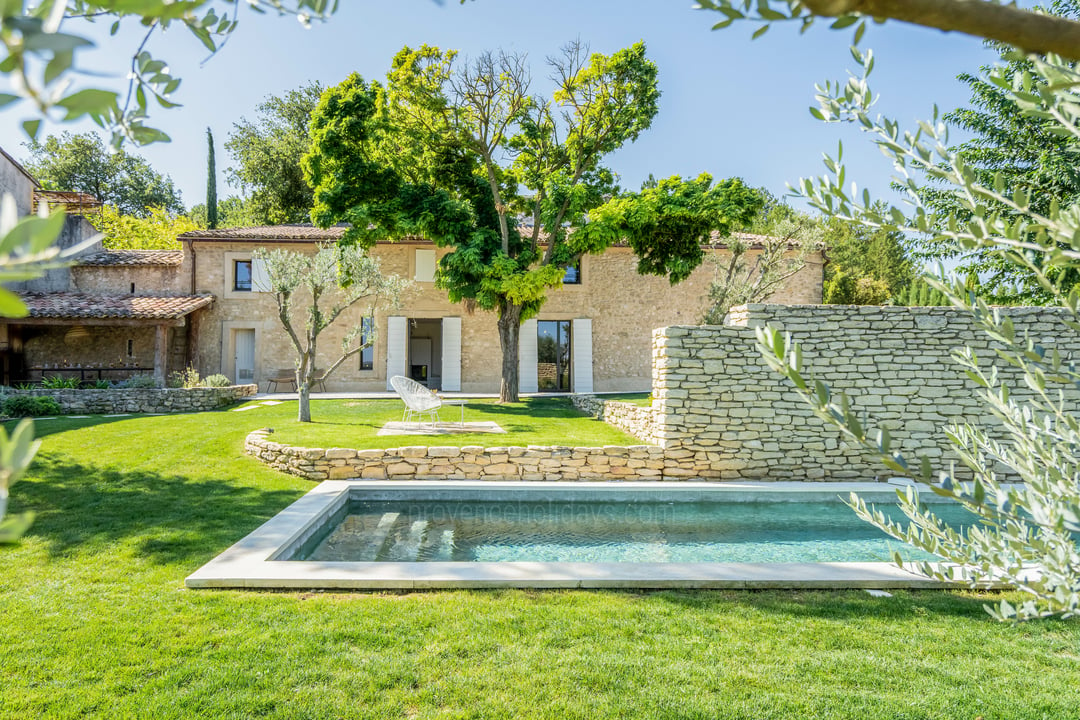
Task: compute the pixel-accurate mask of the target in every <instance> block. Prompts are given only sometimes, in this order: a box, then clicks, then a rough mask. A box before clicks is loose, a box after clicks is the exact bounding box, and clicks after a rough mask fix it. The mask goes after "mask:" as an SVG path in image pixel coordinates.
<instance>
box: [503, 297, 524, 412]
mask: <svg viewBox="0 0 1080 720" xmlns="http://www.w3.org/2000/svg"><path fill="white" fill-rule="evenodd" d="M520 334H521V306H520V305H515V304H514V303H511V302H507V301H502V302H500V303H499V345H500V347H501V348H502V384H501V385H500V386H499V402H517V401H518V336H519V335H520Z"/></svg>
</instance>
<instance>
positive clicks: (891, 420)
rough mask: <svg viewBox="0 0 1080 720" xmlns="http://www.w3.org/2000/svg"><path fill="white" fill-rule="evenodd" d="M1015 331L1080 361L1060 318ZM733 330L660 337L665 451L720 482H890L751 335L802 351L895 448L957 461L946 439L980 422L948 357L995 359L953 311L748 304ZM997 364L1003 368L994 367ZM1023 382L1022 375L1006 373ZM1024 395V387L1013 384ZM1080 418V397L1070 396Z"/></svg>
mask: <svg viewBox="0 0 1080 720" xmlns="http://www.w3.org/2000/svg"><path fill="white" fill-rule="evenodd" d="M1009 314H1010V316H1011V317H1012V318H1013V320H1014V322H1015V324H1016V327H1017V330H1018V332H1020V333H1022V332H1024V331H1025V330H1026V331H1029V332H1030V333H1031V334H1032V337H1033V338H1034V339H1035V341H1036V342H1038V343H1040V344H1041V345H1043V346H1045V347H1048V348H1057V349H1059V350H1061V351H1062V352H1063V353H1064V354H1067V355H1072V356H1074V357H1076V356H1077V355H1080V337H1078V336H1077V333H1076V332H1074V331H1072V330H1070V329H1069V328H1068V327H1067V326H1066V325H1065V324H1064V323H1063V322H1062V317H1063V313H1062V311H1060V310H1056V309H1054V308H1010V309H1009ZM730 321H733V322H736V323H738V325H733V326H723V327H718V326H682V327H668V328H662V329H659V330H657V331H655V332H654V334H653V351H654V356H653V360H654V372H655V378H654V388H653V397H654V398H655V401H654V405H655V406H656V407H657V431H656V437H657V441H658V442H659V443H660V444H661V445H662V446H663V447H664V448H666V449H667V451H668V452H670V451H671V450H672V449H679V450H682V451H684V452H689V453H690V454H691V456H692V457H693V458H694V459H695V461H696V463H697V464H698V465H706V466H707V467H708V468H709V469H710V470H711V471H713V472H714V473H716V475H717V476H719V477H720V478H722V479H733V480H734V479H775V480H855V479H859V480H872V479H873V478H874V477H875V476H876V475H878V474H882V475H884V474H888V471H887V470H886V469H885V468H884V467H883V466H881V465H880V464H879V463H878V462H877V460H876V459H874V458H872V457H869V456H868V455H867V454H865V453H863V452H861V451H860V450H858V449H854V448H851V447H847V446H845V445H844V444H842V443H841V442H840V440H839V434H838V433H837V432H836V431H834V430H833V429H832V428H831V427H830V428H826V426H825V425H824V423H823V422H822V421H821V420H819V419H818V418H816V417H814V416H813V415H812V413H811V412H810V409H809V407H808V406H807V405H806V404H805V403H804V402H803V401H802V400H800V399H799V398H798V396H796V395H795V393H794V392H793V391H792V389H791V386H790V385H789V383H788V382H787V381H786V380H784V379H783V378H782V377H781V376H780V375H778V374H776V373H774V372H772V371H771V370H769V369H768V367H767V366H766V365H765V363H764V361H763V360H762V358H761V355H760V354H759V352H758V350H757V348H756V346H755V336H754V330H753V328H754V327H757V326H761V325H765V324H772V325H774V326H777V327H780V328H782V329H784V330H787V331H790V332H791V334H792V336H793V337H794V339H796V340H798V341H799V342H801V343H802V345H803V357H804V368H805V370H806V371H807V372H808V373H811V374H813V376H814V377H815V378H817V379H820V380H822V381H824V382H825V383H827V384H828V385H830V387H831V388H832V389H833V390H834V391H846V392H848V393H849V395H850V397H851V399H852V404H853V406H854V407H855V408H856V409H857V410H866V411H867V412H868V413H869V414H870V416H871V417H872V418H874V425H875V426H876V427H885V428H887V429H888V430H889V431H890V433H891V435H892V436H893V438H894V444H895V445H896V449H898V450H901V451H912V450H916V449H917V450H919V451H920V452H923V451H925V454H927V455H929V456H930V457H931V458H933V459H935V460H936V461H939V462H942V463H946V462H948V461H949V460H950V459H952V456H951V454H950V451H949V445H948V443H947V441H946V439H945V437H944V435H943V433H942V430H943V429H944V428H945V427H946V426H947V425H948V424H949V423H950V422H953V421H970V422H978V423H983V422H985V421H986V419H987V416H988V413H987V412H986V410H985V408H984V406H983V405H982V403H981V402H980V400H979V399H978V397H977V394H976V388H975V386H974V383H972V382H971V381H970V380H968V378H967V377H966V376H965V375H964V374H963V373H962V372H961V371H960V370H959V368H958V367H957V366H956V365H955V363H954V362H953V361H952V359H951V356H950V355H951V353H952V351H953V350H954V349H956V348H958V347H960V346H962V345H968V346H971V347H973V348H975V349H976V351H977V352H978V355H979V357H980V358H983V359H985V361H986V362H990V361H992V360H995V357H994V355H993V351H992V349H991V343H990V342H989V340H988V338H987V337H986V336H985V335H984V334H983V333H982V332H981V331H980V330H979V329H978V328H977V327H975V326H974V325H973V323H972V322H971V320H970V318H969V317H968V316H967V315H966V314H965V313H962V312H960V311H957V310H953V309H951V308H906V307H866V306H863V307H852V306H778V305H750V306H747V307H745V308H739V309H737V310H736V311H734V312H733V313H732V315H731V318H730ZM997 364H998V365H999V366H1000V365H1002V364H1003V363H1001V361H997ZM1002 371H1003V374H1004V375H1005V376H1006V377H1007V378H1008V377H1010V376H1012V377H1013V379H1015V373H1014V372H1011V371H1010V370H1009V369H1005V368H1002ZM1010 384H1011V389H1013V390H1014V395H1017V396H1022V395H1023V392H1024V389H1023V387H1022V383H1017V382H1011V383H1010ZM1070 402H1073V403H1074V407H1077V408H1080V401H1078V398H1076V397H1075V393H1074V397H1071V398H1070Z"/></svg>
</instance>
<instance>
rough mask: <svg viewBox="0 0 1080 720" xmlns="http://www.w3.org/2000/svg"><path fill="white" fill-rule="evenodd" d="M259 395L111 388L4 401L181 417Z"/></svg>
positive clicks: (245, 390)
mask: <svg viewBox="0 0 1080 720" xmlns="http://www.w3.org/2000/svg"><path fill="white" fill-rule="evenodd" d="M256 392H258V388H257V387H256V386H255V385H232V386H230V387H213V388H112V389H109V390H76V389H61V390H48V389H45V388H34V389H32V390H11V389H9V390H7V391H5V392H4V397H11V396H19V395H28V396H30V397H42V396H44V397H51V398H53V399H54V400H56V401H57V402H58V403H60V408H61V409H62V411H63V412H64V413H65V414H68V415H109V414H114V413H180V412H201V411H204V410H216V409H217V408H220V407H225V406H226V405H232V404H233V403H236V402H239V401H240V400H241V399H243V398H246V397H250V396H252V395H254V394H255V393H256Z"/></svg>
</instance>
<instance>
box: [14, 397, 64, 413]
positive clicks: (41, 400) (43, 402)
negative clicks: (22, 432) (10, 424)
mask: <svg viewBox="0 0 1080 720" xmlns="http://www.w3.org/2000/svg"><path fill="white" fill-rule="evenodd" d="M2 409H3V413H4V414H5V415H7V416H9V417H38V416H40V415H59V414H60V412H61V410H60V403H58V402H56V400H55V399H53V398H51V397H45V396H42V397H32V396H30V395H16V396H14V397H9V398H6V399H5V400H4V404H3V406H2Z"/></svg>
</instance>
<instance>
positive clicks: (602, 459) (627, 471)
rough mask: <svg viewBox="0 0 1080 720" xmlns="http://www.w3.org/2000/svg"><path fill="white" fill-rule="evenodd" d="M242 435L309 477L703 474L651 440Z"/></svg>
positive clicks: (688, 459) (273, 462) (262, 454)
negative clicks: (401, 440)
mask: <svg viewBox="0 0 1080 720" xmlns="http://www.w3.org/2000/svg"><path fill="white" fill-rule="evenodd" d="M269 437H270V436H269V435H268V434H267V433H266V431H265V430H256V431H255V432H252V433H251V434H249V435H248V436H247V439H246V440H245V442H244V450H245V452H247V453H248V454H249V455H254V456H255V457H256V458H258V459H259V460H261V461H262V462H264V463H266V464H268V465H270V466H271V467H273V468H275V469H277V470H280V471H282V472H286V473H289V474H290V475H297V476H299V477H303V478H307V479H308V480H340V479H350V478H365V479H379V480H531V481H554V480H582V481H589V480H688V479H692V478H697V477H709V476H710V475H709V470H708V469H707V468H701V467H699V466H698V465H697V464H696V461H695V460H694V458H693V453H691V452H689V451H685V450H663V449H661V448H659V447H656V446H654V445H631V446H626V447H624V446H613V445H608V446H604V447H563V446H539V445H530V446H528V447H489V448H485V447H480V446H467V447H424V446H415V447H400V448H389V449H385V450H353V449H349V448H329V449H326V448H307V447H297V446H292V445H283V444H281V443H276V442H273V441H271V440H270V439H269Z"/></svg>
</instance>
